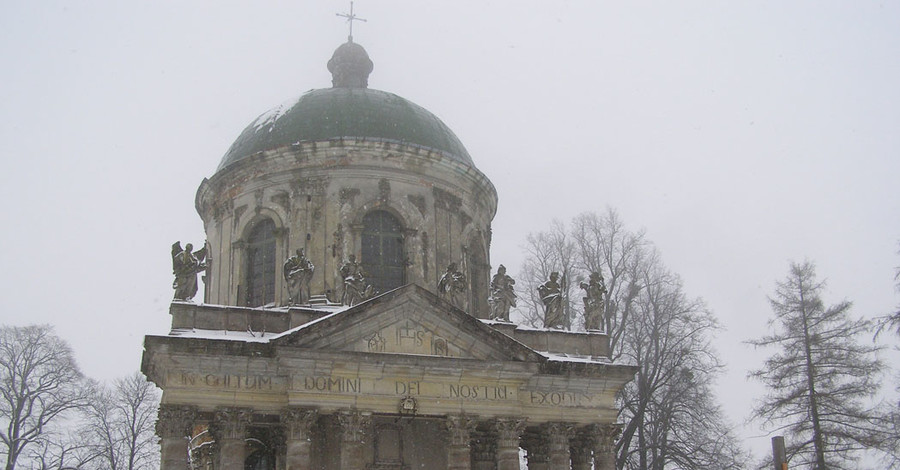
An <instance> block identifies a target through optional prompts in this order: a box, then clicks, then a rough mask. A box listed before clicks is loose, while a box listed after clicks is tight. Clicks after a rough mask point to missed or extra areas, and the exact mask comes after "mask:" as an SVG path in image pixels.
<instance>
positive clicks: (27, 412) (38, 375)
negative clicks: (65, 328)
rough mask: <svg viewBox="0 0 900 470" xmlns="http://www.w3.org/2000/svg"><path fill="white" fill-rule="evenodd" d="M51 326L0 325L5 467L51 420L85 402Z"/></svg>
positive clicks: (9, 468) (67, 352)
mask: <svg viewBox="0 0 900 470" xmlns="http://www.w3.org/2000/svg"><path fill="white" fill-rule="evenodd" d="M83 383H84V381H83V379H82V375H81V372H80V371H79V370H78V366H77V365H76V363H75V358H74V357H73V356H72V350H71V349H70V348H69V345H68V344H66V342H65V341H63V340H62V339H60V338H59V337H58V336H56V335H55V334H53V328H52V327H50V326H48V325H41V326H35V325H33V326H25V327H16V326H3V327H0V423H2V426H3V427H2V428H0V443H2V445H3V449H4V450H5V453H6V470H13V469H14V468H15V466H16V462H17V461H18V459H19V457H20V456H22V454H23V452H24V451H25V450H26V449H28V448H29V447H30V446H34V445H37V444H39V443H40V442H41V440H42V439H44V438H45V437H46V436H45V433H46V432H47V431H48V430H49V429H48V427H49V425H51V424H52V423H53V422H54V421H58V420H61V419H64V418H65V416H66V415H67V413H68V412H69V411H71V410H75V409H78V408H81V407H83V406H85V405H86V403H87V399H88V395H89V389H88V388H87V387H84V386H82V385H83Z"/></svg>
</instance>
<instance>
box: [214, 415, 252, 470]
mask: <svg viewBox="0 0 900 470" xmlns="http://www.w3.org/2000/svg"><path fill="white" fill-rule="evenodd" d="M251 416H252V412H251V410H250V409H248V408H220V409H218V410H216V414H215V418H214V419H213V423H212V427H211V430H212V433H213V437H215V439H216V448H217V449H218V454H219V455H218V458H217V459H216V460H217V462H216V463H217V465H216V470H244V460H245V459H246V458H247V455H246V454H247V445H246V442H244V441H245V439H246V438H247V427H248V426H249V425H250V418H251Z"/></svg>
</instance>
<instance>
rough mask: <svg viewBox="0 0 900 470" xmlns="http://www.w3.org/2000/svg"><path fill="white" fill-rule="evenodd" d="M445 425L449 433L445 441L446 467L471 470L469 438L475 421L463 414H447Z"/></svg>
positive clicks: (450, 469)
mask: <svg viewBox="0 0 900 470" xmlns="http://www.w3.org/2000/svg"><path fill="white" fill-rule="evenodd" d="M446 425H447V433H448V434H449V436H448V437H449V439H448V442H447V469H448V470H471V469H472V452H471V440H472V431H474V430H475V421H474V420H472V419H471V418H469V417H468V416H466V415H464V414H461V415H451V416H447V421H446Z"/></svg>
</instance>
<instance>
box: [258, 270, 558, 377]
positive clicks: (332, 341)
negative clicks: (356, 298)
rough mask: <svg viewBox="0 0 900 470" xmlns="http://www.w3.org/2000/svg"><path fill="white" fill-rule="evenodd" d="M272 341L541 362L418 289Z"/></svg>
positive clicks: (382, 298) (404, 290) (522, 347)
mask: <svg viewBox="0 0 900 470" xmlns="http://www.w3.org/2000/svg"><path fill="white" fill-rule="evenodd" d="M273 343H275V344H278V345H285V346H288V345H290V346H296V347H302V348H310V349H316V350H321V351H335V352H358V353H371V354H415V355H421V356H436V357H452V358H461V359H478V360H501V361H535V362H537V361H543V360H544V357H543V356H541V355H540V354H538V353H536V352H535V351H533V350H532V349H530V348H528V347H527V346H525V345H523V344H522V343H520V342H518V341H516V340H514V339H512V338H510V337H509V336H507V335H505V334H503V333H501V332H499V331H496V330H494V329H493V328H491V327H490V326H488V325H485V324H484V323H482V322H481V321H480V320H478V319H477V318H475V317H473V316H471V315H469V314H467V313H465V312H463V311H462V310H459V309H457V308H455V307H453V306H452V305H450V304H449V303H447V302H445V301H443V300H441V299H440V298H438V297H437V296H435V295H434V294H432V293H431V292H429V291H427V290H425V289H424V288H422V287H419V286H416V285H408V286H404V287H401V288H399V289H395V290H393V291H391V292H388V293H386V294H383V295H381V296H378V297H376V298H373V299H371V300H369V301H367V302H363V303H361V304H359V305H356V306H354V307H352V308H350V309H347V310H344V311H342V312H339V313H335V314H332V315H330V316H328V317H325V318H322V319H320V320H318V321H315V322H311V323H310V324H308V325H305V326H303V327H301V328H298V329H297V330H296V331H293V332H291V333H289V334H287V335H285V336H283V337H281V338H278V339H276V340H274V341H273Z"/></svg>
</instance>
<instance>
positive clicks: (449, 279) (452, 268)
mask: <svg viewBox="0 0 900 470" xmlns="http://www.w3.org/2000/svg"><path fill="white" fill-rule="evenodd" d="M465 291H466V275H465V274H463V273H461V272H459V271H457V270H456V263H450V264H449V265H447V271H445V272H444V275H443V276H441V279H440V281H438V295H439V296H440V297H441V298H442V299H444V300H446V301H448V302H450V303H451V304H453V306H454V307H456V308H463V307H462V302H463V298H462V296H463V293H464V292H465Z"/></svg>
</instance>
